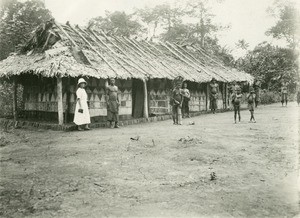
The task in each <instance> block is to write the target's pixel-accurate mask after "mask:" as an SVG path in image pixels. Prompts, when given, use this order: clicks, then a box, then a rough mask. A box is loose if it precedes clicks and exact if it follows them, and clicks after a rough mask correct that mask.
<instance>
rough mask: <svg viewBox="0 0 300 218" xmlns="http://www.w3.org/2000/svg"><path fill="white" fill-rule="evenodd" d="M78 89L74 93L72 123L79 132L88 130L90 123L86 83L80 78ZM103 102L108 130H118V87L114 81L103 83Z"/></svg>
mask: <svg viewBox="0 0 300 218" xmlns="http://www.w3.org/2000/svg"><path fill="white" fill-rule="evenodd" d="M77 85H78V89H77V91H76V96H77V101H76V107H75V113H74V123H75V124H76V125H77V126H78V130H79V131H83V130H89V129H90V128H89V126H88V125H89V124H90V123H91V118H90V113H89V107H88V98H87V93H86V91H85V87H86V85H87V82H86V81H85V80H84V79H83V78H80V79H79V80H78V84H77ZM105 90H106V95H105V100H106V105H107V120H108V121H109V123H110V128H119V106H120V101H119V98H118V87H117V86H116V85H115V79H113V78H112V79H110V80H109V81H106V82H105Z"/></svg>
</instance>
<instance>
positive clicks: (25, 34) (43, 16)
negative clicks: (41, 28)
mask: <svg viewBox="0 0 300 218" xmlns="http://www.w3.org/2000/svg"><path fill="white" fill-rule="evenodd" d="M50 18H51V13H50V11H49V10H47V9H46V8H45V6H44V4H43V3H42V2H41V1H39V0H29V1H25V2H20V1H17V0H2V1H1V5H0V48H1V49H0V51H1V52H0V60H2V59H4V58H6V57H7V56H8V55H9V54H10V53H11V52H14V51H16V46H18V45H19V44H22V43H24V42H26V41H27V40H28V39H29V38H30V36H31V33H32V31H34V30H35V29H36V27H37V26H38V25H39V24H41V23H42V22H45V21H46V20H49V19H50Z"/></svg>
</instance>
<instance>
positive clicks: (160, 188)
mask: <svg viewBox="0 0 300 218" xmlns="http://www.w3.org/2000/svg"><path fill="white" fill-rule="evenodd" d="M299 112H300V107H297V106H296V104H295V103H290V104H289V105H288V107H281V106H280V105H279V104H273V105H269V106H260V107H259V108H258V109H257V110H256V111H255V116H256V119H257V123H248V119H249V117H250V114H249V111H242V112H241V113H242V122H241V124H236V125H235V124H233V112H226V113H219V114H215V115H213V114H207V115H203V116H199V117H194V118H189V119H185V120H184V125H182V126H177V125H172V121H171V120H167V121H161V122H156V123H146V124H140V125H132V126H127V127H123V128H120V129H114V130H111V129H94V130H91V131H85V132H55V131H50V130H49V131H48V130H39V131H37V130H35V131H30V130H20V129H19V130H10V131H9V132H6V133H4V132H1V134H0V146H1V147H0V152H1V159H0V161H1V180H0V201H1V205H0V216H2V217H24V216H28V217H150V216H151V217H294V216H296V215H297V214H298V209H299V208H298V207H299V200H298V196H299V195H298V186H299V180H297V179H298V156H299V151H298V145H299V135H300V134H299V123H300V122H299ZM191 121H194V122H195V125H189V123H190V122H191ZM130 138H132V139H130Z"/></svg>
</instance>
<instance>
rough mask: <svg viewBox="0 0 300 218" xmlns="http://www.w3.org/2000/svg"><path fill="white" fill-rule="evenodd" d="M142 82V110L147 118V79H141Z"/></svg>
mask: <svg viewBox="0 0 300 218" xmlns="http://www.w3.org/2000/svg"><path fill="white" fill-rule="evenodd" d="M143 84H144V110H143V115H144V118H148V114H149V113H148V90H147V80H146V79H143Z"/></svg>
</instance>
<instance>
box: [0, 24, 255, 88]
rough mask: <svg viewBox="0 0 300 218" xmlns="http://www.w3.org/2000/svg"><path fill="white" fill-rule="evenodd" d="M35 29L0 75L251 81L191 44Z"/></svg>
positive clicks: (72, 29)
mask: <svg viewBox="0 0 300 218" xmlns="http://www.w3.org/2000/svg"><path fill="white" fill-rule="evenodd" d="M35 33H36V34H35V35H33V38H32V39H31V40H30V41H29V42H28V43H27V44H26V45H24V46H23V48H22V50H21V52H19V53H18V54H14V55H11V56H9V57H8V58H7V59H5V60H3V61H1V62H0V77H10V76H13V75H19V74H22V73H29V72H30V73H33V74H37V75H42V76H45V77H56V76H57V75H58V74H60V75H62V76H70V77H79V76H87V77H95V78H108V77H116V78H120V79H128V78H136V79H149V78H161V79H163V78H166V79H170V80H173V79H175V78H176V77H178V76H181V77H183V78H184V79H185V80H189V81H194V82H208V81H211V79H212V78H215V79H216V80H217V81H222V82H231V81H247V82H252V81H253V77H252V76H251V75H249V74H246V73H244V72H240V71H237V70H236V69H232V68H228V67H225V66H224V65H222V64H221V63H220V62H219V61H217V59H216V58H212V57H210V56H209V55H208V54H207V53H205V51H204V50H199V49H197V48H194V47H190V48H186V47H181V46H179V45H176V44H172V43H169V42H166V43H163V42H160V43H153V42H149V41H143V40H140V41H138V40H136V39H130V38H126V37H118V36H108V35H106V34H105V33H104V32H103V31H96V30H91V29H83V28H80V27H78V26H71V25H69V24H67V25H61V24H57V23H55V22H53V21H50V22H48V23H46V24H44V26H41V27H39V28H38V29H37V31H36V32H35ZM37 33H38V34H37Z"/></svg>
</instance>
